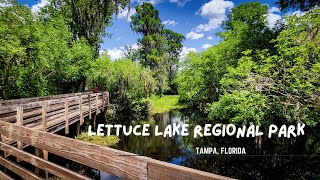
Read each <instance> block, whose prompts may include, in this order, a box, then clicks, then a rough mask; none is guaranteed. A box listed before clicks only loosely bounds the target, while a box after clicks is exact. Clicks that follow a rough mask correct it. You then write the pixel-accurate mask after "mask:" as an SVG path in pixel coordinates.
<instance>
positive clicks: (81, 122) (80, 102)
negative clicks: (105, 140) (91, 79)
mask: <svg viewBox="0 0 320 180" xmlns="http://www.w3.org/2000/svg"><path fill="white" fill-rule="evenodd" d="M79 111H80V126H81V125H82V124H83V114H82V95H80V99H79Z"/></svg>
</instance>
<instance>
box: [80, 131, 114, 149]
mask: <svg viewBox="0 0 320 180" xmlns="http://www.w3.org/2000/svg"><path fill="white" fill-rule="evenodd" d="M76 139H77V140H80V141H84V142H88V143H92V144H96V145H100V146H112V145H115V144H117V143H118V142H119V140H120V139H119V138H118V137H117V136H116V135H110V136H88V132H83V133H81V134H80V135H78V136H76Z"/></svg>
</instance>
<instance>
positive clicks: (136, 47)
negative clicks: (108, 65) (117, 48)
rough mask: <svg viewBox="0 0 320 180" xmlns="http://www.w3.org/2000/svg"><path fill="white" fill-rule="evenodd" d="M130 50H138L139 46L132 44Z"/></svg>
mask: <svg viewBox="0 0 320 180" xmlns="http://www.w3.org/2000/svg"><path fill="white" fill-rule="evenodd" d="M131 48H132V49H135V50H137V49H139V48H140V46H139V45H138V43H134V44H132V45H131Z"/></svg>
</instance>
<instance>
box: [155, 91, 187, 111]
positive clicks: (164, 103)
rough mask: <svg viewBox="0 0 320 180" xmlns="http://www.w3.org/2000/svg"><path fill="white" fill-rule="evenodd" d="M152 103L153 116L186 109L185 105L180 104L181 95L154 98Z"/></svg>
mask: <svg viewBox="0 0 320 180" xmlns="http://www.w3.org/2000/svg"><path fill="white" fill-rule="evenodd" d="M150 102H151V113H152V114H155V113H164V112H168V111H170V110H173V109H181V108H185V105H183V104H180V103H179V95H163V96H162V97H157V96H152V97H151V98H150Z"/></svg>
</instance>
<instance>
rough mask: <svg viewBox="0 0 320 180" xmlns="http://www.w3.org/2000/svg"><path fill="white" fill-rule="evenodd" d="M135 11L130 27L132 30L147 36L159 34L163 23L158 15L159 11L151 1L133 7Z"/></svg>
mask: <svg viewBox="0 0 320 180" xmlns="http://www.w3.org/2000/svg"><path fill="white" fill-rule="evenodd" d="M135 9H136V13H135V14H134V15H132V16H131V17H130V18H131V24H130V27H131V29H132V30H133V31H135V32H137V33H139V34H142V35H143V36H149V35H154V34H160V33H161V31H162V29H163V25H162V24H161V19H160V17H159V11H158V10H156V9H155V8H154V6H153V5H152V4H151V3H146V2H144V3H142V4H141V5H139V6H136V7H135Z"/></svg>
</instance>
